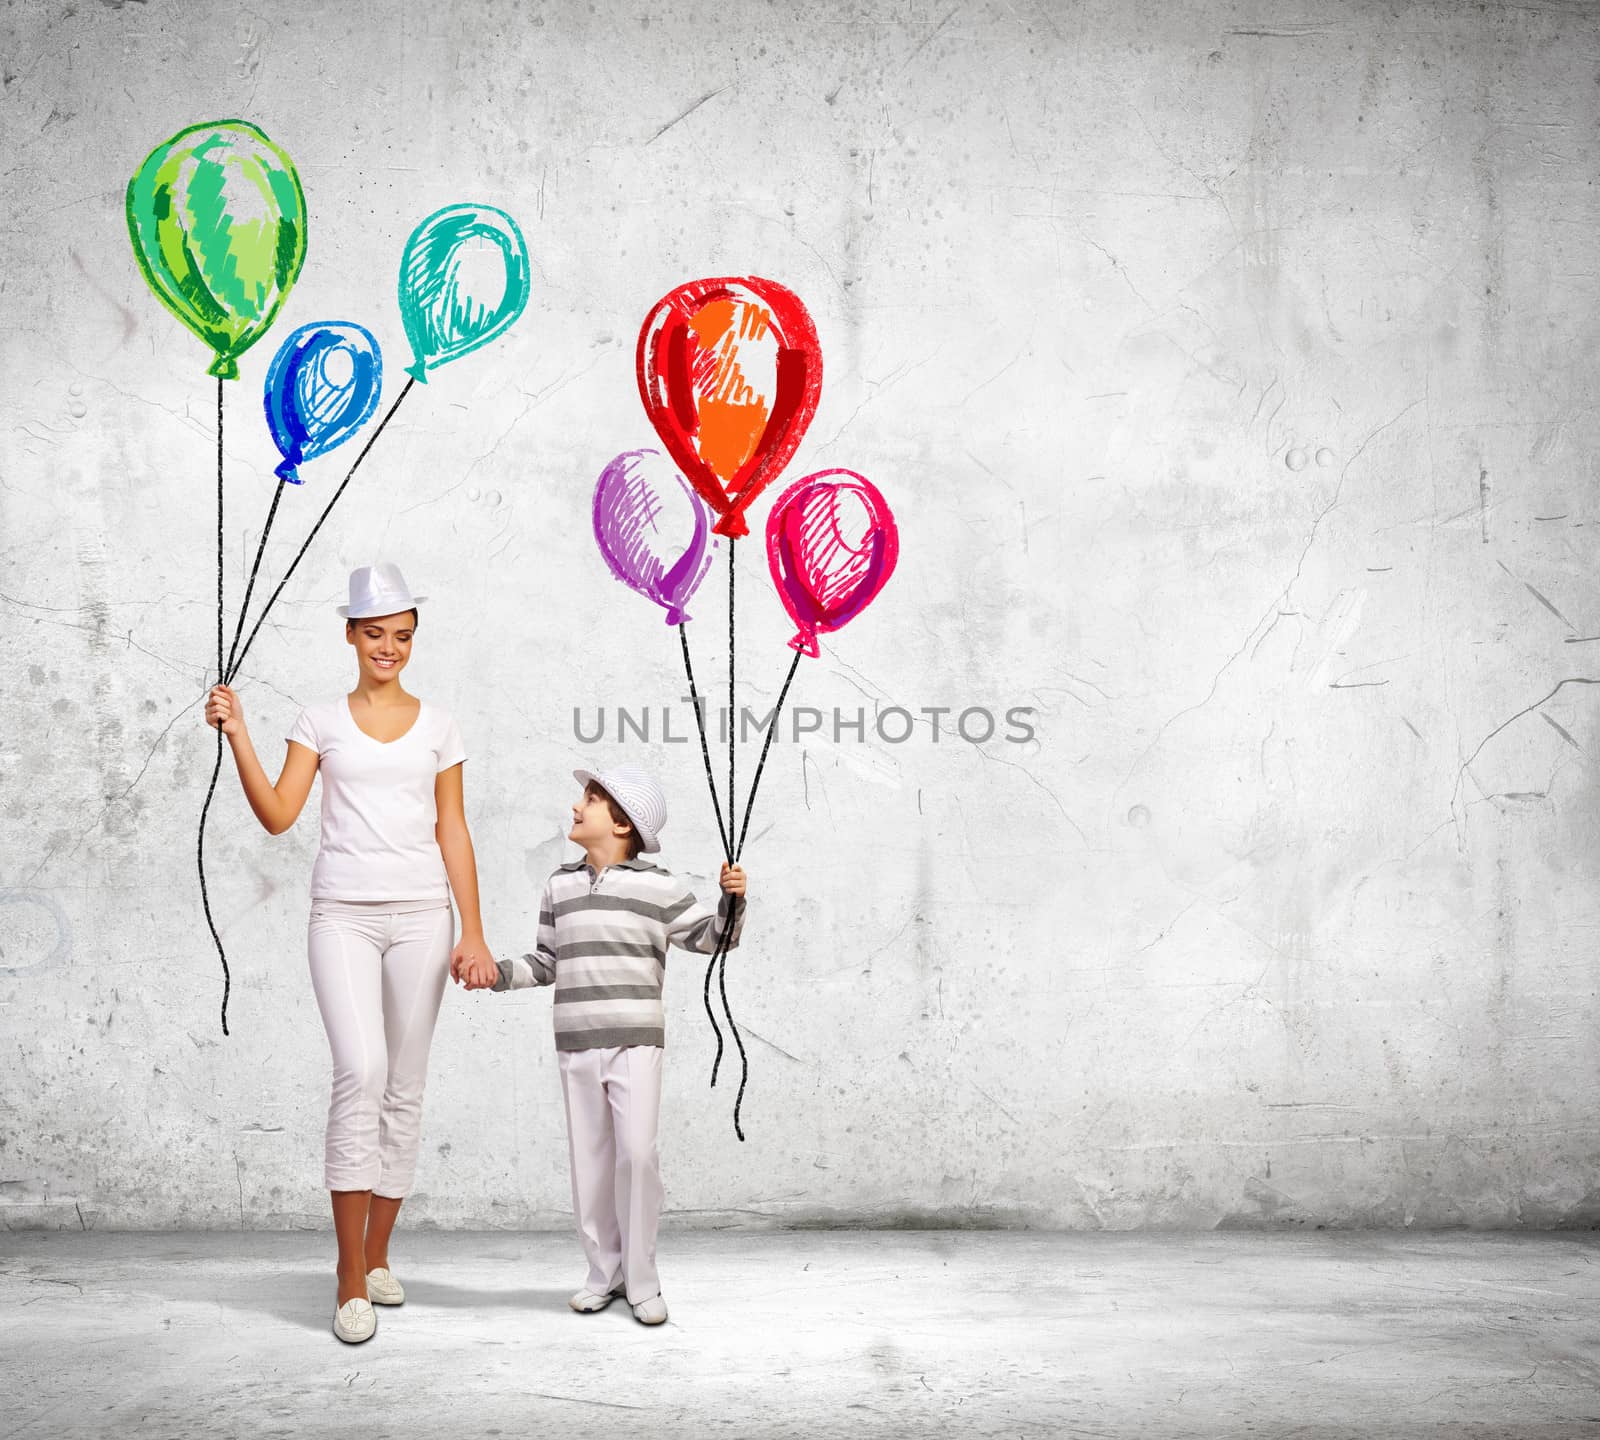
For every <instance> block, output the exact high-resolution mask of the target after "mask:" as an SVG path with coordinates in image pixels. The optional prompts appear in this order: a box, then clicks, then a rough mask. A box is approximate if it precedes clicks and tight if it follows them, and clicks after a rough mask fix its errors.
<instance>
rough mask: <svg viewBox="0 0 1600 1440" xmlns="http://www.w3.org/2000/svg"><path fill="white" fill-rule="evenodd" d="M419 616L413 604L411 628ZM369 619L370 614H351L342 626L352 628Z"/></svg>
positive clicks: (424, 597)
mask: <svg viewBox="0 0 1600 1440" xmlns="http://www.w3.org/2000/svg"><path fill="white" fill-rule="evenodd" d="M422 598H423V599H424V600H426V599H427V598H428V597H427V596H426V595H424V596H423V597H422ZM421 618H422V617H421V616H420V615H418V614H417V611H416V607H415V606H413V607H412V610H411V628H412V629H413V630H415V629H416V628H417V621H418V620H420V619H421ZM370 619H372V616H370V615H356V616H353V617H349V618H347V619H346V620H345V622H344V628H345V629H346V630H353V629H354V628H355V627H356V626H357V625H359V624H360V623H361V622H362V621H363V620H370Z"/></svg>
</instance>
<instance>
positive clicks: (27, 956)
mask: <svg viewBox="0 0 1600 1440" xmlns="http://www.w3.org/2000/svg"><path fill="white" fill-rule="evenodd" d="M7 906H17V907H20V908H22V909H23V910H25V911H40V910H42V911H43V912H44V913H45V914H46V915H47V916H49V928H50V929H51V930H52V931H53V932H54V933H53V934H52V935H51V937H50V938H49V939H48V940H45V941H43V942H42V943H41V942H40V939H39V937H38V936H37V935H35V934H34V933H33V929H32V927H31V926H30V925H29V924H28V920H29V919H31V918H33V917H32V916H27V915H25V916H24V917H23V918H19V919H15V920H10V921H7V923H6V924H5V925H3V926H0V975H4V976H7V977H8V978H11V977H15V976H18V975H27V974H30V973H31V972H33V971H35V970H43V969H44V968H45V967H46V966H49V965H58V964H60V963H62V962H63V961H65V960H66V959H67V958H68V957H69V956H70V955H71V954H72V923H71V922H70V921H69V920H68V919H67V912H66V911H65V910H63V909H62V908H61V906H60V905H58V904H57V903H56V901H55V899H54V897H53V896H51V895H49V894H48V893H46V892H45V891H43V890H0V908H5V907H7ZM41 952H42V953H41Z"/></svg>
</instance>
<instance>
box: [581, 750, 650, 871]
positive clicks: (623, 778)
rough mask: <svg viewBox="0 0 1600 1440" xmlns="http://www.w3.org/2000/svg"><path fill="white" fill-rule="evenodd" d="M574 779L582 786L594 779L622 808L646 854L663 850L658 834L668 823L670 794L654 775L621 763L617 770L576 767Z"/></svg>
mask: <svg viewBox="0 0 1600 1440" xmlns="http://www.w3.org/2000/svg"><path fill="white" fill-rule="evenodd" d="M572 778H573V779H574V780H576V781H577V782H578V784H580V785H587V784H588V783H589V782H590V781H591V780H593V781H594V783H595V784H596V785H598V786H599V787H600V788H601V789H602V790H604V791H605V792H606V794H607V795H609V796H610V797H611V798H612V799H613V800H615V801H616V802H617V804H618V805H620V806H621V807H622V811H623V813H624V814H625V815H626V816H627V817H628V819H629V820H631V821H632V822H633V828H634V829H635V830H636V831H638V833H639V843H640V848H641V849H642V850H643V851H644V852H645V853H646V854H647V855H654V854H655V853H656V852H657V851H658V850H660V849H661V842H660V841H659V840H657V839H656V833H657V832H658V831H659V830H660V829H661V827H662V826H663V825H665V824H666V823H667V797H666V795H665V794H664V793H663V792H662V789H661V787H660V786H659V785H658V784H657V783H656V780H655V777H654V776H653V775H649V774H646V773H645V772H644V771H643V770H640V769H638V768H637V767H636V766H633V765H619V766H618V767H617V768H616V769H615V770H600V771H594V770H574V771H573V772H572Z"/></svg>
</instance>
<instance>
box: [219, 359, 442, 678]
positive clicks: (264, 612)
mask: <svg viewBox="0 0 1600 1440" xmlns="http://www.w3.org/2000/svg"><path fill="white" fill-rule="evenodd" d="M416 383H417V378H416V376H415V375H413V376H412V377H411V378H410V379H408V380H407V381H406V383H405V388H404V389H403V390H401V392H400V393H399V394H398V395H397V396H396V397H395V401H394V404H393V405H391V406H390V407H389V409H388V410H387V411H386V412H385V414H384V417H383V419H382V420H380V421H379V422H378V428H377V429H376V430H374V431H373V432H372V438H371V439H370V440H368V441H367V443H366V444H365V445H363V446H362V447H361V453H360V454H359V455H357V456H356V458H355V463H354V464H353V465H351V467H350V469H349V470H348V471H347V472H346V474H345V477H344V479H343V480H341V481H340V482H339V488H338V489H337V490H335V491H334V492H333V499H331V500H330V501H328V503H327V504H326V505H325V506H324V507H323V510H322V514H320V515H319V516H317V523H316V524H315V525H313V526H312V527H311V533H310V534H309V535H307V536H306V538H305V543H304V544H303V545H301V547H300V549H299V550H298V551H297V552H296V553H295V557H294V559H293V560H292V561H290V562H289V568H288V569H287V570H285V571H284V572H283V579H282V580H280V581H279V582H278V588H277V589H276V590H274V591H273V592H272V594H271V595H270V596H269V597H268V599H267V603H266V604H265V605H264V606H262V608H261V614H260V615H258V616H257V617H256V623H255V624H254V625H253V626H252V627H251V630H250V638H249V639H247V640H246V641H245V642H244V649H243V650H241V651H240V652H239V655H238V658H237V659H236V660H235V661H234V662H233V665H232V668H231V669H230V670H229V672H228V679H229V680H232V678H233V677H234V676H235V675H237V674H238V673H239V671H240V669H241V668H242V667H243V665H244V657H245V656H246V655H248V654H249V653H250V647H251V646H252V645H253V644H255V639H256V635H257V633H258V632H259V631H260V629H261V626H262V625H263V624H264V623H265V621H266V618H267V616H268V615H270V614H271V613H272V607H273V606H274V605H275V604H276V603H277V600H278V596H280V595H281V594H283V587H284V586H285V585H287V584H288V583H289V578H290V576H292V575H293V574H294V572H295V570H296V568H297V567H298V566H299V564H300V561H301V559H302V558H303V557H304V555H305V553H306V551H307V550H308V549H310V547H311V542H312V541H313V540H315V539H316V538H317V531H319V530H320V529H322V523H323V521H325V520H326V519H327V518H328V516H329V515H330V514H331V513H332V511H333V507H334V506H335V505H337V504H338V503H339V497H340V496H341V495H343V494H344V490H345V486H346V485H348V484H349V483H350V480H351V478H352V477H353V476H354V475H355V473H356V471H357V470H359V469H360V468H361V462H362V461H363V460H365V459H366V458H367V451H369V450H370V449H372V447H373V446H374V445H375V444H377V443H378V436H380V435H381V434H383V431H384V427H385V426H386V425H387V424H388V423H389V421H390V420H392V419H393V418H394V412H395V411H396V410H398V409H399V408H400V405H401V402H402V401H403V400H404V399H405V398H406V396H407V395H409V394H410V393H411V387H412V386H413V385H415V384H416Z"/></svg>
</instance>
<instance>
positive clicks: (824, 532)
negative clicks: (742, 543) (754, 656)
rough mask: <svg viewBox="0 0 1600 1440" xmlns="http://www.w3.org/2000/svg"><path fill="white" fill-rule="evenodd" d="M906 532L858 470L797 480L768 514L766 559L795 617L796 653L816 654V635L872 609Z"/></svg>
mask: <svg viewBox="0 0 1600 1440" xmlns="http://www.w3.org/2000/svg"><path fill="white" fill-rule="evenodd" d="M899 555H900V531H899V527H898V526H897V525H896V524H895V520H894V515H893V513H892V512H891V511H890V509H889V504H888V502H887V501H886V500H885V499H884V498H883V496H882V495H881V494H880V493H879V491H878V487H877V486H876V485H874V484H873V483H872V482H871V481H870V480H868V479H866V477H865V476H861V475H857V474H856V473H855V471H853V470H821V471H818V472H817V473H816V474H815V475H807V476H806V477H805V478H804V479H801V480H797V481H795V483H794V484H793V485H791V486H790V487H789V488H788V489H787V490H785V491H784V492H783V494H782V495H780V496H779V497H778V499H777V502H776V503H775V504H774V505H773V507H772V513H771V514H770V515H768V516H767V564H768V565H769V566H770V567H771V570H772V583H773V584H774V585H775V586H776V587H777V590H778V598H779V599H780V600H782V601H783V608H784V609H785V610H787V611H788V612H789V618H790V619H792V620H793V621H794V623H795V624H796V625H797V626H798V627H799V631H798V633H797V634H796V635H795V637H794V638H793V639H792V640H790V641H789V648H790V649H791V650H799V651H801V652H802V653H804V654H806V655H811V656H815V655H817V654H818V653H819V652H818V649H817V636H818V635H819V634H822V633H825V632H827V631H830V630H837V629H839V628H840V627H841V626H843V625H845V624H848V623H849V622H850V621H851V620H853V619H855V617H856V616H857V615H859V614H860V613H861V612H862V611H863V610H865V609H866V608H867V606H868V605H870V604H871V603H872V601H873V599H874V598H875V597H876V596H877V594H878V592H879V591H880V590H882V589H883V587H884V586H885V585H886V584H887V583H888V580H889V577H890V576H891V575H892V574H894V566H895V561H896V560H897V559H898V558H899Z"/></svg>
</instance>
